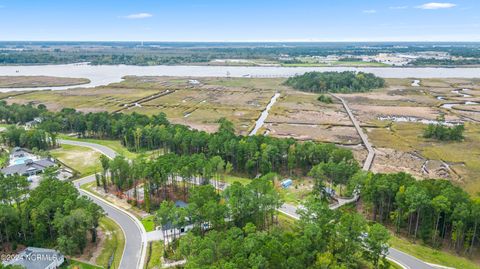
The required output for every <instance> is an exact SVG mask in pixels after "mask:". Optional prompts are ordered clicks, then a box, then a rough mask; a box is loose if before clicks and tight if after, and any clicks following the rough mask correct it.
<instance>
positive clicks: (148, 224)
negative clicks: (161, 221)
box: [140, 216, 155, 232]
mask: <svg viewBox="0 0 480 269" xmlns="http://www.w3.org/2000/svg"><path fill="white" fill-rule="evenodd" d="M154 219H155V216H148V217H145V218H143V219H142V220H141V221H140V222H141V223H142V224H143V227H144V228H145V231H147V232H151V231H154V230H155V222H154Z"/></svg>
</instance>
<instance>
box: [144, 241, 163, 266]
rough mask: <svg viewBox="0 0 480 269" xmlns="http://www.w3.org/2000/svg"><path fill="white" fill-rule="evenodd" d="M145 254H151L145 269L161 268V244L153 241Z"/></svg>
mask: <svg viewBox="0 0 480 269" xmlns="http://www.w3.org/2000/svg"><path fill="white" fill-rule="evenodd" d="M147 253H151V255H150V257H148V263H147V269H159V268H161V267H162V261H161V258H162V255H163V242H162V241H154V242H151V243H149V244H148V249H147Z"/></svg>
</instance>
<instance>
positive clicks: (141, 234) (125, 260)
mask: <svg viewBox="0 0 480 269" xmlns="http://www.w3.org/2000/svg"><path fill="white" fill-rule="evenodd" d="M58 143H60V144H66V145H74V146H82V147H89V148H92V149H94V150H96V151H99V152H101V153H102V154H105V155H106V156H107V157H109V158H115V156H116V155H117V154H116V152H115V151H114V150H112V149H111V148H108V147H105V146H102V145H98V144H94V143H89V142H82V141H74V140H64V139H59V140H58ZM93 181H95V176H94V175H90V176H87V177H84V178H82V179H79V180H76V181H74V184H75V187H76V188H77V189H78V190H79V191H80V193H81V194H82V195H85V196H87V197H89V198H90V199H92V200H93V202H94V203H96V204H97V205H99V206H101V207H102V208H103V210H104V211H105V213H106V214H107V215H108V216H109V217H110V218H112V219H113V220H114V221H115V222H116V223H117V224H118V225H119V226H120V227H121V228H122V230H123V233H124V235H125V248H124V249H123V253H122V250H119V253H122V259H121V261H120V267H119V268H125V269H133V268H138V269H141V268H143V263H144V261H145V254H146V248H145V247H146V232H145V229H144V228H143V226H142V225H141V223H139V221H138V220H137V219H135V217H134V216H132V215H131V214H129V213H128V212H125V211H124V210H122V209H120V208H118V207H116V206H114V205H112V204H111V203H109V202H106V201H105V200H103V199H101V198H99V197H97V196H95V195H93V194H91V193H89V192H86V191H84V190H82V189H80V186H81V185H83V184H86V183H90V182H93Z"/></svg>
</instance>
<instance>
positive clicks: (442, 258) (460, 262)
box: [390, 236, 480, 269]
mask: <svg viewBox="0 0 480 269" xmlns="http://www.w3.org/2000/svg"><path fill="white" fill-rule="evenodd" d="M390 245H391V246H392V247H393V248H396V249H398V250H400V251H403V252H405V253H408V254H410V255H412V256H415V257H417V258H419V259H421V260H423V261H426V262H429V263H434V264H438V265H443V266H448V267H454V268H462V269H478V268H480V264H476V263H474V262H473V261H470V260H468V259H467V258H464V257H460V256H459V255H457V254H453V253H448V252H445V251H440V250H437V249H433V248H430V247H427V246H423V245H420V244H414V243H412V242H410V241H408V240H405V239H402V238H398V237H396V236H392V237H391V239H390Z"/></svg>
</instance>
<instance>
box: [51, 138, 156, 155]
mask: <svg viewBox="0 0 480 269" xmlns="http://www.w3.org/2000/svg"><path fill="white" fill-rule="evenodd" d="M59 138H61V139H65V140H74V141H84V142H90V143H95V144H99V145H103V146H106V147H109V148H111V149H113V150H114V151H116V152H117V153H118V154H120V155H123V156H124V157H125V158H127V159H135V158H137V157H139V156H141V155H142V154H143V155H145V156H152V155H155V154H161V151H155V152H154V151H147V152H144V153H136V152H131V151H129V150H128V149H127V148H126V147H124V146H123V145H122V144H121V143H120V141H119V140H107V139H93V138H76V137H71V136H67V135H59Z"/></svg>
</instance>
